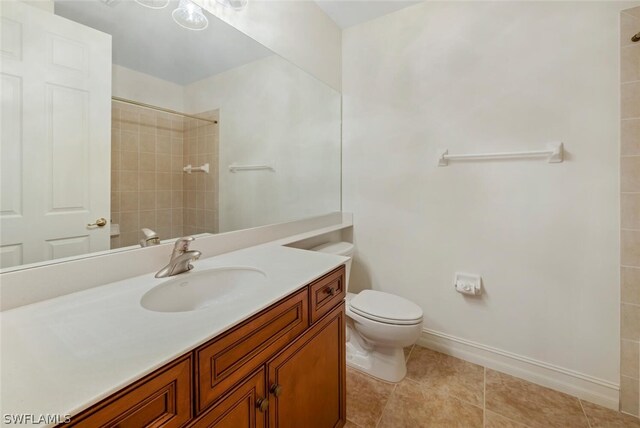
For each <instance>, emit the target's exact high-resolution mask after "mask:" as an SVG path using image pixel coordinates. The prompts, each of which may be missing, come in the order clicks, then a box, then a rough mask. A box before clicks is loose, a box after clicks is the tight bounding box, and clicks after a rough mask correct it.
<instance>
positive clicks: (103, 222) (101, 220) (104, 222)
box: [87, 217, 107, 227]
mask: <svg viewBox="0 0 640 428" xmlns="http://www.w3.org/2000/svg"><path fill="white" fill-rule="evenodd" d="M106 225H107V219H106V218H104V217H100V218H99V219H97V220H96V222H95V223H89V224H87V226H98V227H103V226H106Z"/></svg>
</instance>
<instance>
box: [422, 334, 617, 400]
mask: <svg viewBox="0 0 640 428" xmlns="http://www.w3.org/2000/svg"><path fill="white" fill-rule="evenodd" d="M418 345H420V346H424V347H425V348H429V349H433V350H434V351H438V352H442V353H443V354H448V355H451V356H453V357H457V358H460V359H462V360H465V361H469V362H472V363H475V364H479V365H482V366H485V367H487V368H490V369H494V370H497V371H500V372H503V373H507V374H510V375H512V376H516V377H519V378H521V379H524V380H528V381H529V382H533V383H536V384H538V385H542V386H546V387H547V388H551V389H555V390H557V391H561V392H564V393H566V394H570V395H573V396H576V397H578V398H581V399H584V400H586V401H590V402H592V403H596V404H599V405H601V406H604V407H608V408H610V409H614V410H618V406H619V399H620V385H618V384H616V383H613V382H609V381H606V380H603V379H598V378H595V377H592V376H589V375H585V374H582V373H578V372H575V371H572V370H569V369H565V368H562V367H558V366H554V365H553V364H548V363H544V362H542V361H537V360H534V359H532V358H528V357H524V356H522V355H517V354H513V353H511V352H507V351H503V350H501V349H497V348H493V347H491V346H486V345H482V344H480V343H476V342H472V341H470V340H466V339H461V338H459V337H455V336H451V335H448V334H445V333H441V332H438V331H435V330H429V329H423V330H422V335H421V337H420V339H418Z"/></svg>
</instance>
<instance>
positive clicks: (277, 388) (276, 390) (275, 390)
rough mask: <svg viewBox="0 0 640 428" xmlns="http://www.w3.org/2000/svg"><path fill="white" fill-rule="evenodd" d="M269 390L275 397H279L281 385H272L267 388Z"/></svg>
mask: <svg viewBox="0 0 640 428" xmlns="http://www.w3.org/2000/svg"><path fill="white" fill-rule="evenodd" d="M269 392H271V393H272V394H273V395H275V396H276V397H280V394H282V386H280V385H278V384H275V385H272V386H271V388H270V389H269Z"/></svg>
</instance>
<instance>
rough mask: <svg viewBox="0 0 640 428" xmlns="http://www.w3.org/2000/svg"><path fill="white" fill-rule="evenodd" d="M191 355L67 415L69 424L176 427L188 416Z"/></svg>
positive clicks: (81, 425) (189, 407) (88, 427)
mask: <svg viewBox="0 0 640 428" xmlns="http://www.w3.org/2000/svg"><path fill="white" fill-rule="evenodd" d="M191 413H192V412H191V357H187V358H182V359H180V360H179V361H177V362H175V363H173V364H172V365H171V366H169V367H167V368H166V369H161V370H159V371H157V372H155V373H153V374H151V375H149V376H147V377H146V378H144V379H142V380H140V381H138V382H136V383H135V384H133V385H132V386H130V387H128V388H126V389H124V390H122V391H121V392H118V393H117V394H116V395H114V396H112V397H111V398H108V399H106V400H105V401H103V402H101V403H99V404H98V405H96V406H94V407H92V408H90V409H88V410H87V411H85V412H83V413H81V414H80V415H78V416H74V417H73V418H72V419H71V423H70V424H66V425H64V426H65V427H66V426H69V425H70V426H73V427H87V428H94V427H116V426H117V427H122V428H126V427H138V428H139V427H158V426H162V427H167V428H172V427H180V426H183V425H184V424H185V423H187V422H188V421H189V420H190V419H191V416H192V414H191Z"/></svg>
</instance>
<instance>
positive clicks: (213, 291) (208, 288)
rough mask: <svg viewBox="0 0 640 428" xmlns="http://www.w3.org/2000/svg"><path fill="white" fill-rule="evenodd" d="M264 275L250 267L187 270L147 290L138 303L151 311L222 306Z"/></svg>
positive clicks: (248, 291) (246, 292) (245, 293)
mask: <svg viewBox="0 0 640 428" xmlns="http://www.w3.org/2000/svg"><path fill="white" fill-rule="evenodd" d="M266 279H267V275H266V274H265V273H264V272H263V271H261V270H260V269H256V268H252V267H224V268H213V269H206V270H201V271H190V272H187V273H183V274H180V275H178V276H176V277H175V278H172V279H169V280H168V281H165V282H163V283H162V284H160V285H157V286H155V287H154V288H152V289H151V290H149V291H147V292H146V293H145V295H144V296H142V299H140V304H141V305H142V307H143V308H145V309H148V310H150V311H155V312H189V311H197V310H201V309H206V308H208V307H211V306H218V305H224V304H225V303H227V302H231V301H233V300H236V299H240V298H242V297H243V296H249V295H251V294H252V293H254V292H256V291H257V290H258V289H259V288H261V287H264V286H265V284H266Z"/></svg>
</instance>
